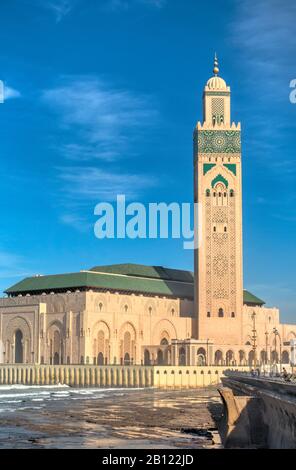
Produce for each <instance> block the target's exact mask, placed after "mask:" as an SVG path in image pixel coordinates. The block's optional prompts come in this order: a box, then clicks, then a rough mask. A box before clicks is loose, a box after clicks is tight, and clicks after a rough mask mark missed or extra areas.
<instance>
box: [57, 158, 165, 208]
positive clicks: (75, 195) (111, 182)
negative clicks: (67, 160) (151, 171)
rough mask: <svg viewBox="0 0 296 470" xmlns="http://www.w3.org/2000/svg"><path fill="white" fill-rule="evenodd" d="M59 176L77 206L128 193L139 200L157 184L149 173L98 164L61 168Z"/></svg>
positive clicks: (127, 196)
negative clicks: (103, 168)
mask: <svg viewBox="0 0 296 470" xmlns="http://www.w3.org/2000/svg"><path fill="white" fill-rule="evenodd" d="M59 178H60V180H62V181H63V182H64V186H63V193H64V194H65V195H66V196H67V197H69V199H70V201H71V202H70V204H74V205H75V204H79V203H82V204H83V203H84V202H88V201H93V202H94V203H97V202H101V201H113V200H115V199H116V196H117V195H118V194H125V196H126V198H127V199H137V198H139V195H140V194H141V193H142V192H143V191H145V190H146V189H148V188H151V187H153V186H155V185H156V183H157V182H156V179H155V178H153V177H149V176H148V175H141V174H136V173H123V172H119V171H118V172H111V171H110V172H108V171H105V170H101V169H99V168H96V167H64V168H59Z"/></svg>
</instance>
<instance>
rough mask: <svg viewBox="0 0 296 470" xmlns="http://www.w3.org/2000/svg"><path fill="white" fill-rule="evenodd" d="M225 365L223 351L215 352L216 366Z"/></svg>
mask: <svg viewBox="0 0 296 470" xmlns="http://www.w3.org/2000/svg"><path fill="white" fill-rule="evenodd" d="M222 365H223V354H222V351H219V350H218V351H216V352H215V366H222Z"/></svg>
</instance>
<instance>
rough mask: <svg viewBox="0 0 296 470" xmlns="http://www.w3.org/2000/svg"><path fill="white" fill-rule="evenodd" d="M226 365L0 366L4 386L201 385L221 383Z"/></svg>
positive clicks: (0, 375)
mask: <svg viewBox="0 0 296 470" xmlns="http://www.w3.org/2000/svg"><path fill="white" fill-rule="evenodd" d="M224 371H225V368H224V367H186V366H185V367H177V366H176V367H166V366H161V367H159V366H156V367H147V366H127V367H124V366H91V365H89V366H86V365H85V366H42V365H7V366H0V386H1V385H14V384H24V385H58V384H66V385H69V386H71V387H133V388H138V387H139V388H142V387H155V388H197V387H206V386H209V385H217V384H219V383H220V380H221V377H222V376H224Z"/></svg>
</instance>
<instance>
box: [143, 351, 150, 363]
mask: <svg viewBox="0 0 296 470" xmlns="http://www.w3.org/2000/svg"><path fill="white" fill-rule="evenodd" d="M150 364H151V361H150V352H149V351H148V349H145V351H144V365H145V366H150Z"/></svg>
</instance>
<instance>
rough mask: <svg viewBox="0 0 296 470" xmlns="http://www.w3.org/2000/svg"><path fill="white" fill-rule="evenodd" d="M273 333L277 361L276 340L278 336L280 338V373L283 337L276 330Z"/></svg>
mask: <svg viewBox="0 0 296 470" xmlns="http://www.w3.org/2000/svg"><path fill="white" fill-rule="evenodd" d="M273 333H274V349H275V360H276V359H277V350H276V346H277V341H276V338H277V336H278V338H279V349H280V357H279V363H280V372H281V370H282V344H281V343H282V341H281V336H280V334H279V332H278V330H277V329H276V328H274V329H273Z"/></svg>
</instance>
